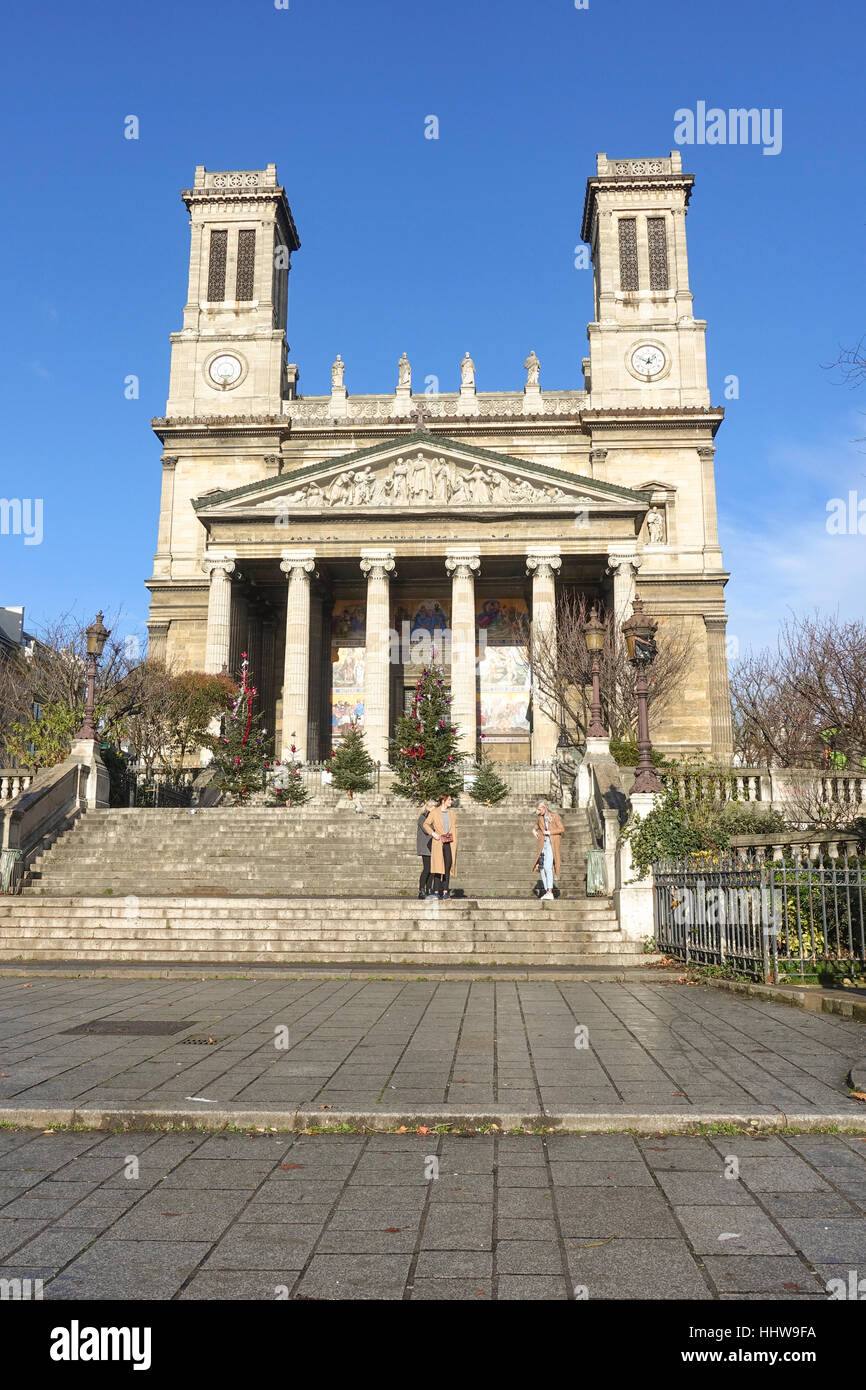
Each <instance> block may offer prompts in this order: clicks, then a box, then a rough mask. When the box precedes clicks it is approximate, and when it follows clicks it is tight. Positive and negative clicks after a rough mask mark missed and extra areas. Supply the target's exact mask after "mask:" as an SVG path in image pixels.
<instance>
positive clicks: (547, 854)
mask: <svg viewBox="0 0 866 1390" xmlns="http://www.w3.org/2000/svg"><path fill="white" fill-rule="evenodd" d="M539 862H540V865H541V882H542V883H543V884H544V891H545V893H552V892H553V845H552V844H551V843H550V841H549V840H545V842H544V848H543V850H542V851H541V858H540V861H539Z"/></svg>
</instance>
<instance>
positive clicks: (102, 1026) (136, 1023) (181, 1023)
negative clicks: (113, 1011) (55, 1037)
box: [63, 1018, 195, 1038]
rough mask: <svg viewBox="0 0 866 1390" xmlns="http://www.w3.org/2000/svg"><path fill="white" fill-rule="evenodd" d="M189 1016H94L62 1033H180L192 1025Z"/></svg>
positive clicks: (137, 1034) (149, 1035) (159, 1034)
mask: <svg viewBox="0 0 866 1390" xmlns="http://www.w3.org/2000/svg"><path fill="white" fill-rule="evenodd" d="M194 1026H195V1025H194V1023H193V1020H192V1019H191V1018H178V1019H175V1018H168V1019H159V1018H94V1019H91V1021H90V1022H89V1023H79V1024H78V1026H77V1028H64V1030H63V1032H64V1034H71V1033H99V1034H104V1035H105V1036H106V1037H108V1036H119V1037H142V1038H147V1037H165V1036H167V1035H168V1034H171V1033H182V1032H183V1031H184V1029H185V1028H192V1027H194Z"/></svg>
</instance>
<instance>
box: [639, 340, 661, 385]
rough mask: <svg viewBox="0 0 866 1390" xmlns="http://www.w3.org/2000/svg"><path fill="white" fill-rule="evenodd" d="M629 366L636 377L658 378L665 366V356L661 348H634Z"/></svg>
mask: <svg viewBox="0 0 866 1390" xmlns="http://www.w3.org/2000/svg"><path fill="white" fill-rule="evenodd" d="M631 365H632V368H633V369H634V371H636V372H637V374H638V376H646V377H650V376H658V374H659V372H660V371H661V370H662V368H663V367H664V365H665V355H664V353H663V352H662V350H661V348H657V347H648V346H646V345H644V346H643V347H639V348H635V350H634V352H633V353H632V355H631Z"/></svg>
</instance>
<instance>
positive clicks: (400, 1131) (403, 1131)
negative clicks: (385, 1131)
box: [397, 1125, 407, 1134]
mask: <svg viewBox="0 0 866 1390" xmlns="http://www.w3.org/2000/svg"><path fill="white" fill-rule="evenodd" d="M397 1133H398V1134H406V1133H407V1129H406V1126H405V1125H401V1126H400V1128H399V1129H398V1130H397Z"/></svg>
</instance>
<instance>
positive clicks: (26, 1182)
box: [0, 1129, 866, 1302]
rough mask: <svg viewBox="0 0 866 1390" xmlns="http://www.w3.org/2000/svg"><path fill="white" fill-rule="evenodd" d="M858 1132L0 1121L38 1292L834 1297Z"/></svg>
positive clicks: (18, 1223)
mask: <svg viewBox="0 0 866 1390" xmlns="http://www.w3.org/2000/svg"><path fill="white" fill-rule="evenodd" d="M852 1270H854V1271H855V1273H856V1277H857V1278H858V1279H860V1278H863V1277H864V1275H866V1138H864V1137H860V1136H857V1135H842V1134H839V1135H808V1136H802V1137H797V1136H787V1135H786V1136H784V1137H782V1136H772V1137H764V1136H754V1137H752V1136H748V1137H746V1136H736V1135H732V1136H728V1135H722V1136H718V1137H712V1138H703V1137H694V1136H661V1135H660V1136H651V1137H647V1138H636V1137H634V1136H632V1135H630V1134H607V1135H577V1134H548V1135H544V1136H533V1135H528V1134H527V1135H514V1136H511V1135H502V1136H488V1135H479V1134H476V1135H473V1136H463V1135H452V1134H450V1133H446V1134H436V1133H431V1134H429V1135H424V1136H421V1135H417V1134H406V1135H398V1134H374V1135H334V1134H329V1135H321V1134H317V1135H304V1134H299V1135H287V1134H283V1135H276V1134H274V1135H270V1134H261V1135H241V1134H232V1133H218V1134H204V1133H201V1132H197V1133H195V1134H155V1133H126V1134H122V1135H110V1136H107V1137H106V1136H105V1135H102V1134H99V1133H97V1132H95V1131H91V1132H89V1133H87V1134H80V1133H70V1132H62V1133H60V1132H59V1133H54V1134H51V1133H48V1134H41V1133H39V1132H36V1131H32V1130H29V1131H24V1130H17V1131H16V1130H11V1129H7V1130H3V1131H0V1279H25V1278H30V1279H41V1280H42V1281H43V1290H42V1296H43V1298H44V1299H56V1300H65V1299H84V1300H101V1299H112V1298H126V1299H136V1300H139V1299H148V1300H166V1299H178V1300H216V1299H252V1300H274V1299H285V1298H292V1299H294V1298H298V1299H317V1300H341V1299H356V1298H361V1299H400V1300H407V1299H410V1300H411V1299H423V1300H429V1299H445V1300H455V1299H457V1300H461V1301H472V1302H479V1301H484V1300H490V1299H505V1300H527V1299H559V1300H562V1299H575V1298H577V1299H583V1298H588V1299H590V1300H592V1299H595V1300H598V1299H653V1300H655V1299H661V1300H666V1299H678V1298H685V1299H699V1300H706V1301H710V1300H714V1299H715V1300H718V1299H727V1298H741V1297H749V1298H768V1299H794V1300H806V1301H810V1300H811V1301H818V1300H827V1299H828V1297H829V1290H828V1287H827V1285H828V1281H829V1280H831V1279H841V1280H842V1281H843V1285H844V1286H845V1287H846V1288H847V1287H849V1286H850V1281H851V1271H852Z"/></svg>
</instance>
